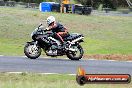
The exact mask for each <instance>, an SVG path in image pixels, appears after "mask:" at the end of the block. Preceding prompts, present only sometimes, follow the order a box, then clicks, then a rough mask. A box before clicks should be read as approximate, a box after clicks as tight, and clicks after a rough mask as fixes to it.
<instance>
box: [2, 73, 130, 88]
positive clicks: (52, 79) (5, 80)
mask: <svg viewBox="0 0 132 88" xmlns="http://www.w3.org/2000/svg"><path fill="white" fill-rule="evenodd" d="M131 87H132V84H131V83H130V84H86V85H84V86H80V85H78V84H77V83H76V77H75V76H69V75H64V74H63V75H41V74H35V73H34V74H32V73H22V74H8V73H0V88H131Z"/></svg>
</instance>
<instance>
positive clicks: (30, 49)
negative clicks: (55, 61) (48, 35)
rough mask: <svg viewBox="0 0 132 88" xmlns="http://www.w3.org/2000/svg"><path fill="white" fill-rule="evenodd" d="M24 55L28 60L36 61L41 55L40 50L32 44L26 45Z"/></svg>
mask: <svg viewBox="0 0 132 88" xmlns="http://www.w3.org/2000/svg"><path fill="white" fill-rule="evenodd" d="M24 53H25V55H26V56H27V57H28V58H30V59H36V58H38V57H39V56H40V55H41V48H40V47H39V46H36V45H34V44H30V43H27V44H26V45H25V47H24Z"/></svg>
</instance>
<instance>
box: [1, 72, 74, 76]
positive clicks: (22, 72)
mask: <svg viewBox="0 0 132 88" xmlns="http://www.w3.org/2000/svg"><path fill="white" fill-rule="evenodd" d="M3 73H7V74H8V73H9V74H22V73H28V72H3ZM29 73H30V72H29ZM35 74H41V75H62V74H60V73H35ZM65 75H71V76H72V75H73V76H74V75H76V74H65Z"/></svg>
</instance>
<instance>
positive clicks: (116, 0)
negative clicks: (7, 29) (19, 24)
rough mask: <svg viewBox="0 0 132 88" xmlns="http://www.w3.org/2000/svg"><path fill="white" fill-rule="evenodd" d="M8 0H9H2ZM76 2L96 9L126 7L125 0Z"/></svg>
mask: <svg viewBox="0 0 132 88" xmlns="http://www.w3.org/2000/svg"><path fill="white" fill-rule="evenodd" d="M4 1H9V0H4ZM11 1H16V2H26V3H38V4H39V3H40V2H46V1H48V2H52V1H53V2H61V1H62V0H11ZM74 1H75V2H77V3H81V4H83V5H87V6H92V7H93V8H95V9H97V8H98V7H99V6H100V5H102V7H103V8H112V9H116V8H117V7H128V4H127V1H126V0H74Z"/></svg>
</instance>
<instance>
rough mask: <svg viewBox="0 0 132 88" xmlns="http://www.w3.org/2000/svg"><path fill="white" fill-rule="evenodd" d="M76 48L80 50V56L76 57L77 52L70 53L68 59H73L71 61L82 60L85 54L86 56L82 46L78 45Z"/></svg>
mask: <svg viewBox="0 0 132 88" xmlns="http://www.w3.org/2000/svg"><path fill="white" fill-rule="evenodd" d="M75 47H76V48H77V49H78V51H79V55H78V56H75V53H76V52H73V51H68V53H67V57H68V58H69V59H71V60H79V59H81V58H82V56H83V54H84V51H83V48H82V46H81V45H76V46H75Z"/></svg>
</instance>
